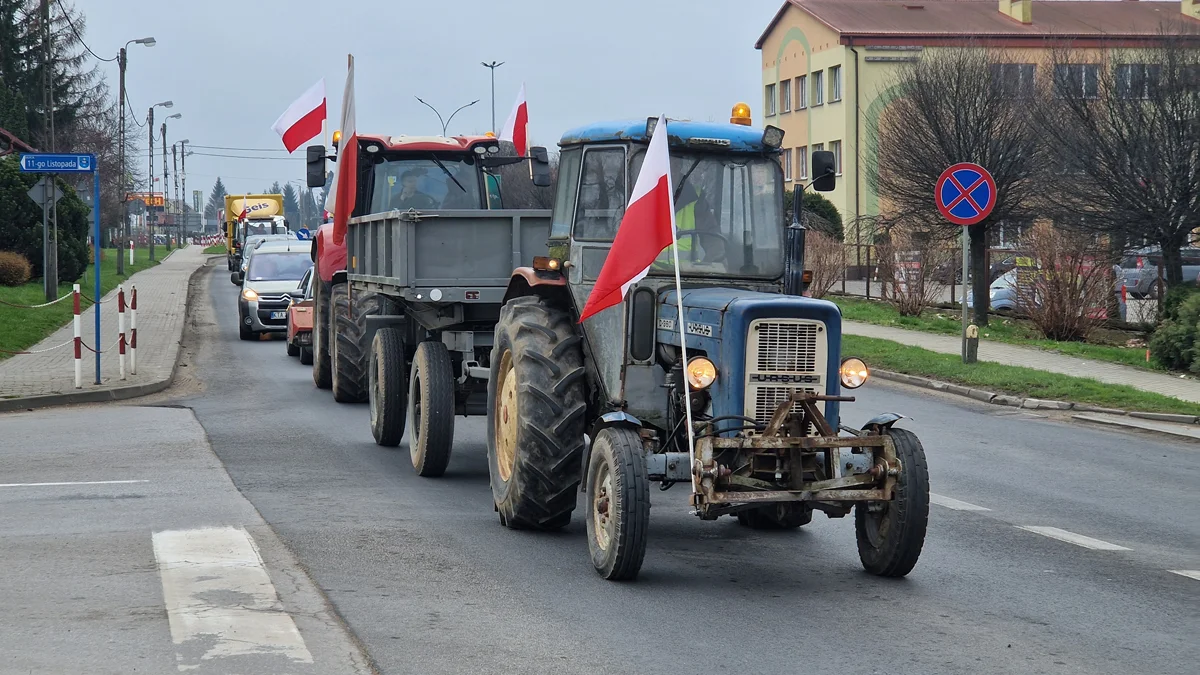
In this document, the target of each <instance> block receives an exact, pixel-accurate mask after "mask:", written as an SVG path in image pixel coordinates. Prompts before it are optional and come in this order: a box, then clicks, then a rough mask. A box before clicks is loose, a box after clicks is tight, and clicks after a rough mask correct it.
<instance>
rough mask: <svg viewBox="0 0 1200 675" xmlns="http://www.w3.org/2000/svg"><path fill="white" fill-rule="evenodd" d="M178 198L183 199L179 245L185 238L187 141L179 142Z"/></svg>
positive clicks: (186, 218) (186, 217)
mask: <svg viewBox="0 0 1200 675" xmlns="http://www.w3.org/2000/svg"><path fill="white" fill-rule="evenodd" d="M179 196H180V198H181V199H183V225H181V226H180V228H179V245H180V246H183V240H184V239H186V238H187V224H188V210H187V201H188V199H187V141H179Z"/></svg>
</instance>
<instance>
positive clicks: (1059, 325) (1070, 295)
mask: <svg viewBox="0 0 1200 675" xmlns="http://www.w3.org/2000/svg"><path fill="white" fill-rule="evenodd" d="M1022 239H1023V241H1022V247H1021V250H1024V251H1028V252H1029V256H1030V257H1031V258H1033V260H1035V261H1036V264H1037V268H1035V269H1031V268H1022V267H1019V268H1017V284H1016V288H1015V293H1016V301H1017V306H1018V307H1019V308H1020V309H1021V312H1023V313H1024V314H1025V315H1027V316H1028V317H1029V320H1030V321H1032V322H1033V324H1034V325H1035V326H1037V328H1038V330H1039V331H1041V333H1042V335H1043V336H1044V337H1045V338H1046V339H1048V340H1061V341H1081V340H1085V339H1087V336H1088V333H1090V332H1091V331H1092V329H1093V328H1095V327H1096V326H1097V325H1099V324H1100V323H1102V322H1103V321H1104V318H1105V317H1104V308H1105V306H1106V304H1107V302H1108V300H1109V298H1110V297H1112V296H1113V293H1114V290H1113V283H1114V282H1113V276H1112V275H1113V266H1112V261H1111V256H1110V255H1109V253H1108V251H1107V249H1106V248H1105V247H1103V246H1100V245H1098V244H1096V243H1095V242H1093V240H1092V238H1091V237H1089V236H1087V235H1085V234H1081V233H1078V232H1073V231H1070V230H1066V229H1063V228H1061V227H1053V226H1051V225H1049V224H1045V223H1043V224H1039V225H1037V226H1035V227H1034V228H1033V229H1032V230H1030V231H1029V232H1028V233H1027V234H1026V235H1025V237H1023V238H1022Z"/></svg>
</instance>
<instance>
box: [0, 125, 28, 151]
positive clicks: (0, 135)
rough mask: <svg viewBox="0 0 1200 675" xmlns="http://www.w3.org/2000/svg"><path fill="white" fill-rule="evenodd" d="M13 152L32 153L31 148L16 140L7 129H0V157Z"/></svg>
mask: <svg viewBox="0 0 1200 675" xmlns="http://www.w3.org/2000/svg"><path fill="white" fill-rule="evenodd" d="M14 152H34V149H33V146H31V145H29V144H28V143H26V142H25V141H22V140H21V139H19V138H17V137H16V136H14V135H13V133H12V132H11V131H9V130H7V129H4V128H0V157H3V156H5V155H11V154H12V153H14Z"/></svg>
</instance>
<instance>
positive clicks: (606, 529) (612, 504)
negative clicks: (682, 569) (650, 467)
mask: <svg viewBox="0 0 1200 675" xmlns="http://www.w3.org/2000/svg"><path fill="white" fill-rule="evenodd" d="M587 504H588V512H587V534H588V552H589V553H591V556H592V566H594V567H595V568H596V571H597V572H599V573H600V576H602V577H604V578H605V579H608V580H610V581H626V580H629V579H635V578H637V575H638V571H639V570H641V569H642V560H644V559H645V557H646V537H647V530H648V529H649V527H650V481H649V479H648V478H646V459H645V457H644V456H643V454H642V439H641V438H640V437H639V436H638V434H637V432H636V431H634V430H632V429H622V428H608V429H604V430H603V431H601V432H600V433H599V434H597V435H596V441H595V442H594V443H592V453H591V456H590V457H589V459H588V467H587Z"/></svg>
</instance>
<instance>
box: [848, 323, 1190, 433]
mask: <svg viewBox="0 0 1200 675" xmlns="http://www.w3.org/2000/svg"><path fill="white" fill-rule="evenodd" d="M842 353H843V354H845V355H847V356H858V357H860V358H862V359H863V360H864V361H866V362H867V364H868V365H870V366H871V367H873V368H881V369H883V370H891V371H895V372H897V373H905V374H907V375H919V376H922V377H929V378H933V379H935V380H941V381H943V382H952V383H954V384H962V385H966V386H969V387H977V388H979V389H983V390H986V391H992V392H996V393H998V394H1010V395H1014V396H1020V397H1023V398H1040V399H1048V400H1054V401H1072V402H1074V403H1087V404H1091V405H1096V406H1101V407H1105V408H1121V409H1123V410H1140V411H1144V412H1165V413H1180V414H1184V415H1200V404H1196V403H1189V402H1187V401H1181V400H1179V399H1175V398H1171V397H1169V396H1163V395H1161V394H1153V393H1150V392H1145V391H1141V390H1139V389H1134V388H1133V387H1129V386H1126V385H1123V384H1106V383H1103V382H1097V381H1096V380H1089V379H1085V378H1082V377H1071V376H1069V375H1059V374H1057V373H1047V372H1045V371H1041V370H1034V369H1033V368H1024V367H1021V366H1008V365H1004V364H1000V363H989V362H986V361H980V362H979V363H975V364H973V365H966V364H964V363H963V362H962V359H961V357H959V355H958V354H939V353H937V352H931V351H929V350H928V349H921V348H920V347H909V346H906V345H902V344H900V343H898V342H892V341H891V340H880V339H878V338H869V337H862V336H858V335H845V336H843V344H842Z"/></svg>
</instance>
